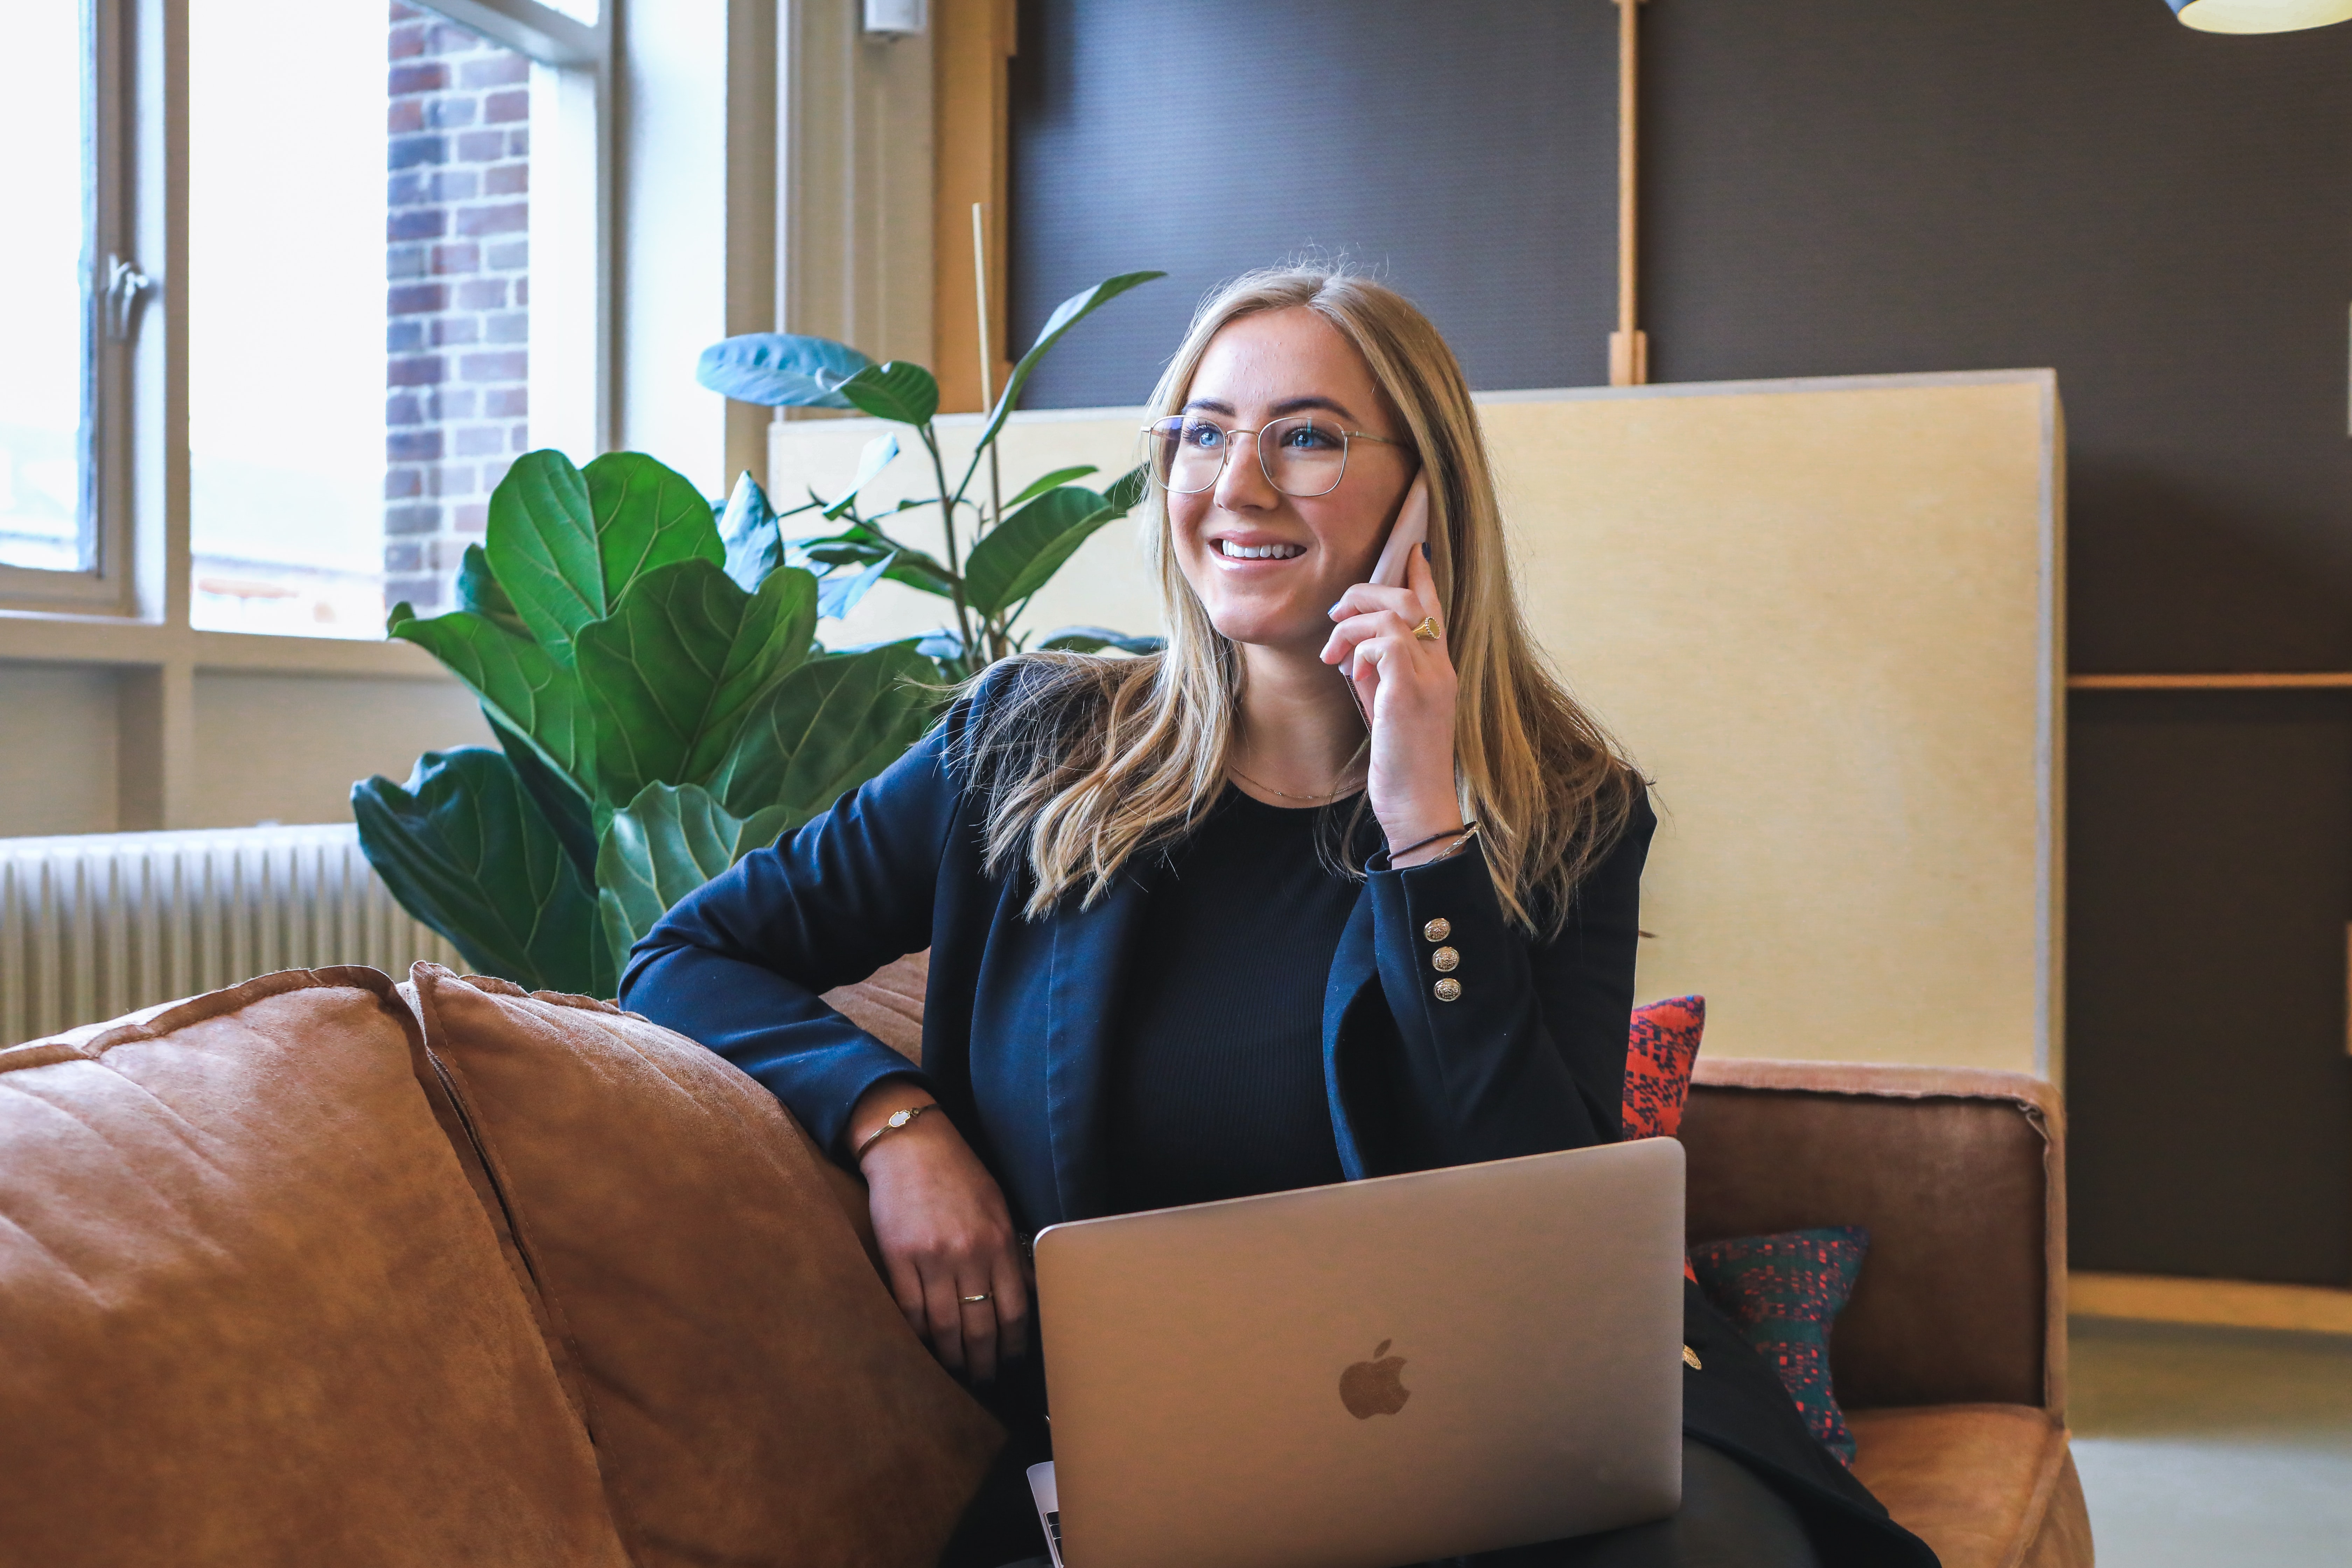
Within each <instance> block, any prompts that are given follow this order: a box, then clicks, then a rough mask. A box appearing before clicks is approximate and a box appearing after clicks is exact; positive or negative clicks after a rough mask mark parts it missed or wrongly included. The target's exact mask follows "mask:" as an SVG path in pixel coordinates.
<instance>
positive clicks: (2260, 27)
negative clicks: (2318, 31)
mask: <svg viewBox="0 0 2352 1568" xmlns="http://www.w3.org/2000/svg"><path fill="white" fill-rule="evenodd" d="M2165 4H2167V5H2170V6H2171V7H2172V10H2173V14H2174V15H2176V16H2179V18H2180V20H2181V22H2182V24H2183V25H2184V26H2191V27H2194V28H2196V29H2197V30H2198V31H2199V32H2200V33H2293V32H2298V31H2300V30H2302V29H2303V28H2305V27H2325V26H2328V25H2330V24H2331V23H2336V22H2352V0H2165Z"/></svg>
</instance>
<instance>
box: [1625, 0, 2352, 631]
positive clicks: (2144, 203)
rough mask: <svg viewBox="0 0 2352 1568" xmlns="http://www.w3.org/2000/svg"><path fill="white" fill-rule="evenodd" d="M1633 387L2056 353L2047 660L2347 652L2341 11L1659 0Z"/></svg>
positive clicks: (2348, 268)
mask: <svg viewBox="0 0 2352 1568" xmlns="http://www.w3.org/2000/svg"><path fill="white" fill-rule="evenodd" d="M1645 21H1646V24H1647V26H1648V33H1647V38H1648V51H1647V53H1646V55H1645V57H1644V58H1645V60H1646V61H1647V62H1648V64H1649V67H1650V69H1649V71H1648V74H1647V79H1646V85H1647V91H1648V98H1649V105H1648V112H1647V113H1646V115H1645V131H1646V133H1647V135H1648V147H1647V156H1646V161H1645V166H1644V175H1645V187H1646V195H1647V198H1648V205H1647V206H1646V208H1645V223H1644V239H1645V243H1646V246H1647V250H1646V257H1647V265H1646V267H1645V269H1644V270H1645V282H1646V283H1647V285H1648V289H1649V305H1648V308H1647V309H1646V310H1645V311H1644V315H1645V317H1646V321H1647V325H1648V326H1649V327H1650V329H1651V331H1652V333H1653V338H1652V342H1651V353H1652V360H1651V363H1652V365H1653V368H1654V372H1655V374H1657V376H1658V378H1659V379H1661V380H1675V381H1695V380H1717V379H1728V378H1738V377H1746V376H1782V375H1845V374H1864V373H1870V372H1879V371H1921V370H1965V369H1978V368H1994V367H2007V366H2019V365H2054V366H2055V367H2057V371H2058V385H2059V389H2060V392H2061V394H2062V395H2063V397H2064V399H2065V404H2066V416H2067V435H2068V460H2069V465H2070V472H2069V485H2068V490H2069V517H2068V521H2069V528H2070V531H2071V533H2072V536H2073V550H2072V552H2071V582H2070V587H2071V593H2072V616H2071V626H2070V631H2071V634H2072V637H2073V642H2074V665H2075V667H2076V668H2083V669H2213V668H2352V527H2347V523H2352V440H2347V437H2346V419H2347V405H2346V399H2347V390H2346V376H2347V371H2346V353H2347V342H2346V337H2347V307H2352V199H2348V198H2347V193H2352V27H2338V28H2334V29H2328V30H2322V31H2316V32H2307V33H2296V34H2289V35H2282V36H2276V37H2251V38H2229V37H2214V36H2212V35H2210V34H2201V33H2195V32H2191V31H2189V29H2188V28H2186V27H2183V26H2179V24H2178V23H2176V22H2174V21H2173V20H2172V18H2171V14H2170V13H2169V12H2168V10H2167V9H2166V8H2165V7H2164V6H2163V5H2161V4H2158V0H2063V4H2057V5H2053V4H2051V3H2050V0H1970V3H1969V4H1950V3H1945V4H1922V3H1920V0H1904V3H1895V4H1890V3H1889V0H1798V3H1790V4H1782V5H1758V4H1756V3H1755V0H1655V4H1654V5H1651V6H1650V7H1649V9H1648V11H1647V12H1646V13H1645Z"/></svg>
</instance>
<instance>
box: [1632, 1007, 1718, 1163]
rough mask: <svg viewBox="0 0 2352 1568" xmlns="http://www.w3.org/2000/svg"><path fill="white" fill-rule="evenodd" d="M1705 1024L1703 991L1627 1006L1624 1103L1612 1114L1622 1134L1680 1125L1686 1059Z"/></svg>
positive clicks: (1693, 1055) (1650, 1133)
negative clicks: (1628, 1033) (1630, 1024)
mask: <svg viewBox="0 0 2352 1568" xmlns="http://www.w3.org/2000/svg"><path fill="white" fill-rule="evenodd" d="M1705 1029H1706V997H1704V996H1670V997H1668V998H1666V999H1665V1000H1664V1001H1663V1002H1653V1003H1651V1004H1650V1005H1648V1006H1646V1007H1636V1008H1634V1009H1633V1033H1632V1034H1631V1036H1630V1037H1628V1038H1627V1039H1626V1041H1625V1103H1624V1106H1623V1108H1622V1110H1620V1112H1619V1117H1618V1120H1619V1124H1620V1126H1621V1127H1622V1130H1623V1132H1624V1135H1625V1136H1626V1137H1627V1138H1629V1139H1632V1138H1671V1137H1673V1136H1674V1135H1675V1132H1676V1131H1679V1130H1680V1129H1681V1127H1682V1124H1683V1101H1684V1100H1687V1099H1689V1098H1690V1080H1691V1064H1692V1063H1693V1062H1695V1061H1696V1060H1697V1059H1698V1037H1699V1036H1700V1034H1701V1033H1702V1032H1703V1031H1705Z"/></svg>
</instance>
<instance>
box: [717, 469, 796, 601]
mask: <svg viewBox="0 0 2352 1568" xmlns="http://www.w3.org/2000/svg"><path fill="white" fill-rule="evenodd" d="M719 548H720V549H722V550H724V551H726V552H727V575H729V576H730V577H732V578H733V579H735V585H736V586H737V587H739V588H740V589H742V590H743V592H745V593H747V594H756V593H758V592H759V591H760V584H761V582H763V581H764V580H765V579H766V577H767V575H768V574H769V573H771V572H772V571H774V570H775V569H776V568H777V567H778V566H780V565H782V564H783V559H784V541H783V530H782V529H780V528H778V527H777V526H776V509H775V508H774V507H772V506H771V505H769V504H768V492H767V491H765V490H763V489H761V488H760V486H759V483H758V481H757V480H755V479H752V478H751V470H750V469H748V468H747V469H745V470H744V472H743V474H742V476H741V477H740V479H737V480H736V481H735V491H734V493H733V494H732V495H730V496H729V497H728V498H727V510H725V511H723V512H721V513H720V514H719Z"/></svg>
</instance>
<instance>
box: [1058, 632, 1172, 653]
mask: <svg viewBox="0 0 2352 1568" xmlns="http://www.w3.org/2000/svg"><path fill="white" fill-rule="evenodd" d="M1037 646H1038V647H1041V648H1055V649H1058V650H1060V651H1062V652H1064V653H1100V652H1102V650H1103V649H1105V648H1107V647H1115V648H1117V649H1118V651H1119V652H1121V653H1158V652H1159V651H1160V649H1162V648H1164V647H1167V646H1168V639H1167V638H1166V637H1137V636H1134V635H1133V634H1131V633H1128V632H1115V631H1112V630H1111V629H1110V628H1109V627H1108V626H1064V627H1063V628H1062V629H1061V630H1060V631H1058V632H1055V634H1054V635H1053V636H1051V637H1047V638H1046V639H1045V641H1044V642H1041V643H1039V644H1038V645H1037Z"/></svg>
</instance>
